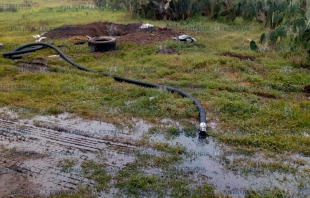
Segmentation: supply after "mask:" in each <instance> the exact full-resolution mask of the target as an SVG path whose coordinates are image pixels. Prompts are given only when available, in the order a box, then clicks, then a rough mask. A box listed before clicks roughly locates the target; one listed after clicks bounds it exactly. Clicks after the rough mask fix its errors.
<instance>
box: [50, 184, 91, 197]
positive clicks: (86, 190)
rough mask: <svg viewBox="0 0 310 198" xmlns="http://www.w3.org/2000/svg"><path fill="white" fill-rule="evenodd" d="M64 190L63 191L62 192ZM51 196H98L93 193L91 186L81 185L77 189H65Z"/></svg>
mask: <svg viewBox="0 0 310 198" xmlns="http://www.w3.org/2000/svg"><path fill="white" fill-rule="evenodd" d="M61 192H63V193H61ZM50 198H96V196H93V195H92V190H91V188H90V187H88V186H87V187H80V188H78V190H77V191H71V190H68V191H67V190H64V191H60V192H59V193H57V194H56V193H55V194H53V195H51V196H50Z"/></svg>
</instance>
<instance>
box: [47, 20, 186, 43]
mask: <svg viewBox="0 0 310 198" xmlns="http://www.w3.org/2000/svg"><path fill="white" fill-rule="evenodd" d="M141 25H142V24H140V23H133V24H127V25H124V24H115V23H110V22H94V23H91V24H86V25H70V26H62V27H60V28H57V29H54V30H51V31H49V32H47V33H46V34H45V35H44V36H46V37H48V38H51V39H65V38H71V37H73V36H86V35H87V36H90V37H99V36H121V37H120V38H118V42H120V43H121V42H130V41H131V42H134V43H138V44H151V43H155V42H162V41H165V40H169V39H171V37H175V36H178V35H180V34H181V32H178V31H174V30H172V29H171V28H166V29H165V28H164V29H163V28H156V27H153V28H147V29H140V28H139V27H140V26H141Z"/></svg>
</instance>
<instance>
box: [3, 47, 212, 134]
mask: <svg viewBox="0 0 310 198" xmlns="http://www.w3.org/2000/svg"><path fill="white" fill-rule="evenodd" d="M47 47H49V48H52V49H54V50H55V51H57V52H58V53H59V55H60V56H61V57H62V58H63V59H65V60H66V61H67V62H69V63H70V64H71V65H73V66H75V67H77V68H78V69H80V70H83V71H87V72H93V73H99V74H101V75H103V76H109V77H112V78H114V80H116V81H120V82H127V83H131V84H135V85H140V86H144V87H153V88H161V87H164V88H165V89H166V90H169V91H171V92H177V93H179V94H181V95H182V96H184V97H187V98H190V99H192V100H193V102H194V104H195V105H196V107H197V109H198V111H199V117H200V123H199V128H198V131H199V136H200V137H206V135H207V133H206V114H205V111H204V109H203V107H202V106H201V104H200V103H199V102H198V100H196V98H194V97H193V96H191V95H190V94H188V93H186V92H184V91H181V90H179V89H176V88H173V87H169V86H163V85H157V84H152V83H146V82H141V81H137V80H131V79H127V78H122V77H119V76H114V75H109V74H105V73H102V72H97V71H94V70H91V69H88V68H87V67H83V66H81V65H79V64H77V63H75V62H74V61H72V60H71V59H70V58H68V57H67V56H66V55H65V54H64V53H63V52H62V51H61V50H60V49H58V48H57V47H56V46H54V45H52V44H49V43H30V44H27V45H23V46H20V47H18V48H16V49H15V50H13V51H9V52H5V53H3V57H4V58H10V59H16V58H21V57H22V56H16V55H19V54H25V53H30V52H34V51H37V50H41V49H45V48H47ZM59 47H61V46H59Z"/></svg>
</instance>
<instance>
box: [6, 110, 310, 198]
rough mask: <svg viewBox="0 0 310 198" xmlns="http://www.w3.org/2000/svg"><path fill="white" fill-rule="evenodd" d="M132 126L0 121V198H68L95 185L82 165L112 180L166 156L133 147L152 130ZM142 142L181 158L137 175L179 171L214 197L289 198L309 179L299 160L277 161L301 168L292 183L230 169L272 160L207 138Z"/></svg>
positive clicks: (280, 176) (287, 177)
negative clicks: (260, 194)
mask: <svg viewBox="0 0 310 198" xmlns="http://www.w3.org/2000/svg"><path fill="white" fill-rule="evenodd" d="M1 111H5V109H1ZM4 115H6V117H5V116H4ZM133 121H134V122H135V126H134V128H133V129H131V128H127V127H122V128H116V127H115V126H114V125H112V124H109V123H104V122H100V121H91V120H83V119H81V118H72V115H70V114H68V113H63V114H59V115H58V116H36V117H34V118H32V119H19V118H18V115H16V114H15V113H11V114H8V113H7V114H2V115H1V116H0V126H1V127H0V144H1V148H0V149H1V155H0V168H1V169H0V171H2V172H0V177H1V178H0V179H1V180H0V181H1V182H2V183H0V184H2V186H7V188H3V189H2V190H1V192H0V194H1V195H4V197H9V196H13V195H14V193H15V194H16V193H18V192H20V196H24V197H31V196H33V197H40V196H41V197H49V196H50V195H52V194H53V193H54V194H55V193H57V192H58V193H59V192H67V193H69V194H70V193H74V192H75V191H76V190H77V189H78V186H79V185H88V186H91V187H92V186H93V185H94V181H93V180H91V179H88V178H86V177H85V176H84V174H83V170H82V168H81V164H82V162H83V161H84V160H94V161H95V162H98V163H102V164H105V166H106V168H105V169H106V171H107V172H108V173H110V174H112V175H113V174H116V173H117V172H118V171H120V170H122V169H123V168H125V167H126V166H127V165H128V164H130V163H132V162H134V161H135V159H136V157H137V153H148V154H151V155H157V156H158V155H163V154H165V153H164V152H162V151H157V150H155V149H152V148H148V147H146V146H140V145H139V143H136V140H140V139H141V138H142V136H143V135H144V134H149V133H148V130H149V129H150V128H151V127H152V126H153V125H152V124H149V123H145V122H144V121H143V120H138V119H133ZM162 124H163V126H164V127H169V126H175V127H178V128H179V129H180V131H182V125H181V124H180V123H179V122H176V121H173V120H171V119H163V120H162ZM209 125H210V127H212V128H215V127H216V123H209ZM156 127H158V128H160V126H156ZM149 135H150V138H149V140H150V142H168V143H169V144H170V145H182V146H185V147H186V149H187V151H188V153H186V154H182V157H183V159H184V161H183V162H182V163H181V164H179V165H178V166H172V167H167V170H163V169H160V168H154V167H147V168H144V169H143V171H144V172H145V173H146V174H159V175H163V176H164V175H165V174H166V173H167V171H170V172H171V171H182V172H184V171H185V172H188V173H190V174H189V177H192V178H193V179H194V180H195V181H197V182H196V183H195V184H193V186H195V185H199V184H203V183H209V184H213V185H214V186H215V188H216V190H217V191H218V192H220V193H224V194H228V195H231V196H232V197H245V194H246V190H249V189H253V190H257V191H263V189H264V188H267V189H270V188H274V187H277V188H279V189H282V190H290V193H292V196H291V197H294V196H295V197H296V196H297V194H298V192H299V191H300V188H298V187H299V185H300V183H302V182H306V183H307V182H309V181H308V180H309V179H307V178H305V176H303V169H302V168H309V166H308V164H309V161H310V160H309V158H306V157H303V156H299V155H292V156H290V155H285V156H284V157H285V161H284V162H283V163H292V162H291V160H306V163H305V165H303V166H302V167H301V166H299V167H298V168H299V172H298V173H297V174H296V175H294V174H293V173H291V172H288V173H286V172H281V171H280V172H277V171H274V172H264V170H261V169H260V167H257V168H252V169H250V168H249V167H247V166H246V164H245V165H240V164H234V163H233V162H234V159H242V158H247V159H251V160H254V161H258V162H268V161H269V162H270V161H271V162H272V160H270V159H266V158H264V156H263V155H261V154H259V153H255V154H253V155H248V154H244V153H234V152H229V151H230V148H229V147H227V146H225V145H223V144H221V143H219V142H217V141H215V140H214V139H212V138H211V137H209V138H207V139H198V138H192V137H188V136H186V134H184V133H183V132H182V133H181V134H180V135H177V136H173V137H170V138H168V139H167V136H166V135H165V134H163V133H152V135H151V134H149ZM279 158H281V157H279ZM65 160H71V161H74V164H73V166H72V167H70V168H69V169H67V170H66V171H64V169H63V166H64V165H65V164H66V163H65ZM4 173H7V174H4ZM266 173H268V174H266ZM307 187H308V186H305V188H307ZM8 189H9V190H8ZM109 190H110V193H107V192H104V191H102V192H95V191H94V195H95V196H97V197H115V196H114V195H115V193H117V192H118V189H117V188H114V187H113V188H110V189H109ZM25 193H28V194H25ZM31 193H32V194H31Z"/></svg>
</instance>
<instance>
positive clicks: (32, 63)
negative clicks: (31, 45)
mask: <svg viewBox="0 0 310 198" xmlns="http://www.w3.org/2000/svg"><path fill="white" fill-rule="evenodd" d="M16 65H17V67H18V68H17V71H18V72H48V71H51V67H50V66H48V65H47V60H45V59H43V58H35V59H32V60H28V61H17V62H16Z"/></svg>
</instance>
